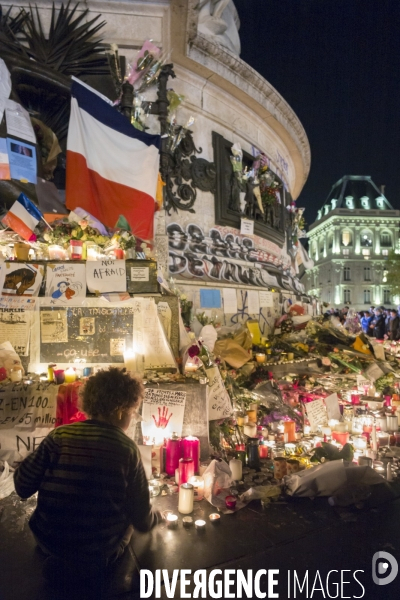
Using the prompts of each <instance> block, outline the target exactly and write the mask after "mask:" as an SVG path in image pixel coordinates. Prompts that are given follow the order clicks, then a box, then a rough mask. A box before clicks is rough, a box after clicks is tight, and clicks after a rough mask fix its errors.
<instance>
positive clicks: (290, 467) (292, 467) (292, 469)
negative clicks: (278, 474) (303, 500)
mask: <svg viewBox="0 0 400 600" xmlns="http://www.w3.org/2000/svg"><path fill="white" fill-rule="evenodd" d="M299 471H300V461H298V460H296V459H295V458H289V460H287V461H286V473H287V475H292V473H298V472H299Z"/></svg>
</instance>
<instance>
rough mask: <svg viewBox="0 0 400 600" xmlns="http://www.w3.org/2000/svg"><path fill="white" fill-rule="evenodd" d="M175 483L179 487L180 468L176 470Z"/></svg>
mask: <svg viewBox="0 0 400 600" xmlns="http://www.w3.org/2000/svg"><path fill="white" fill-rule="evenodd" d="M175 482H176V483H177V484H178V485H179V467H178V468H177V469H175Z"/></svg>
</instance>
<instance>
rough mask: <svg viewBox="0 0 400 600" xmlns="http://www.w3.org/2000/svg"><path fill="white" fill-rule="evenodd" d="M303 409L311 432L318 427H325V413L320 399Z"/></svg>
mask: <svg viewBox="0 0 400 600" xmlns="http://www.w3.org/2000/svg"><path fill="white" fill-rule="evenodd" d="M305 407H306V411H307V416H308V420H309V421H310V427H311V431H316V430H317V429H318V426H319V425H326V424H327V423H328V418H327V412H326V408H325V404H324V401H323V400H322V398H319V399H318V400H313V402H308V403H307V404H306V405H305Z"/></svg>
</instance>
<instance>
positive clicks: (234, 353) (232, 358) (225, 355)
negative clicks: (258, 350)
mask: <svg viewBox="0 0 400 600" xmlns="http://www.w3.org/2000/svg"><path fill="white" fill-rule="evenodd" d="M214 354H215V355H216V356H220V357H221V358H222V359H223V360H224V361H225V362H227V363H228V365H230V366H231V367H233V368H234V369H240V368H241V367H243V365H245V364H246V363H247V362H249V360H250V359H251V355H250V354H249V351H248V350H245V349H244V348H243V347H242V346H241V345H240V344H238V343H237V342H236V341H235V340H234V339H225V340H217V342H216V343H215V346H214Z"/></svg>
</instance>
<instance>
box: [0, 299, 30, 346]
mask: <svg viewBox="0 0 400 600" xmlns="http://www.w3.org/2000/svg"><path fill="white" fill-rule="evenodd" d="M35 302H36V300H35V299H34V298H24V297H19V298H18V297H17V296H13V297H11V296H0V342H5V341H8V342H10V343H11V345H12V347H13V348H14V350H15V352H16V353H17V354H18V355H19V356H28V354H29V334H30V328H31V324H32V319H33V311H34V309H35Z"/></svg>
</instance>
